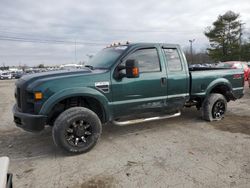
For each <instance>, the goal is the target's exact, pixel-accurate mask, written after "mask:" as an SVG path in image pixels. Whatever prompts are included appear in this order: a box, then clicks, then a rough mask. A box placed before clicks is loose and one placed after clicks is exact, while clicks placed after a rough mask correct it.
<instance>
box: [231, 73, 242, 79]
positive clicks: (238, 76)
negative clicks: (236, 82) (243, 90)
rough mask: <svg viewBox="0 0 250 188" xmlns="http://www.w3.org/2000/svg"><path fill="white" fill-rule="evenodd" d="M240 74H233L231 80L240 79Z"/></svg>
mask: <svg viewBox="0 0 250 188" xmlns="http://www.w3.org/2000/svg"><path fill="white" fill-rule="evenodd" d="M241 78H242V77H241V74H234V75H233V79H241Z"/></svg>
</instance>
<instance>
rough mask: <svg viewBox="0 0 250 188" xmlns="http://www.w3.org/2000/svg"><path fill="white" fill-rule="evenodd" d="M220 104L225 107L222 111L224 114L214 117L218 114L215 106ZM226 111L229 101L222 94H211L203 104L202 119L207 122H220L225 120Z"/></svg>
mask: <svg viewBox="0 0 250 188" xmlns="http://www.w3.org/2000/svg"><path fill="white" fill-rule="evenodd" d="M219 103H221V106H224V107H222V109H221V111H222V110H223V112H221V113H220V115H218V117H217V116H216V115H214V114H215V113H216V112H215V108H216V106H215V105H218V104H219ZM226 111H227V100H226V98H225V97H224V96H223V95H222V94H219V93H212V94H210V95H209V96H208V97H207V98H206V99H205V100H204V102H203V104H202V118H203V119H204V120H206V121H219V120H221V119H223V118H224V115H225V113H226ZM218 113H219V112H218Z"/></svg>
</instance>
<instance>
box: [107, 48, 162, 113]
mask: <svg viewBox="0 0 250 188" xmlns="http://www.w3.org/2000/svg"><path fill="white" fill-rule="evenodd" d="M128 59H134V60H137V61H138V63H139V77H138V78H126V77H124V78H122V79H121V80H117V79H115V78H114V77H112V78H111V81H112V96H113V102H112V106H113V115H114V117H121V116H126V115H131V114H141V113H144V112H153V111H159V110H162V109H163V108H164V106H165V104H166V99H167V97H166V96H167V95H166V94H167V78H166V70H165V66H162V61H163V59H162V57H161V56H159V49H158V48H157V47H153V46H152V47H148V48H139V49H136V50H134V51H132V52H131V53H129V54H128V55H127V56H126V57H125V58H124V59H123V61H122V63H121V65H124V66H125V62H126V60H128Z"/></svg>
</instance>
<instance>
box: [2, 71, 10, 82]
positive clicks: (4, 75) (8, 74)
mask: <svg viewBox="0 0 250 188" xmlns="http://www.w3.org/2000/svg"><path fill="white" fill-rule="evenodd" d="M10 79H12V75H11V73H10V72H3V73H2V74H1V80H10Z"/></svg>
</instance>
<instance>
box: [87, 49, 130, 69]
mask: <svg viewBox="0 0 250 188" xmlns="http://www.w3.org/2000/svg"><path fill="white" fill-rule="evenodd" d="M126 49H127V46H117V47H113V48H105V49H103V50H102V51H100V52H99V53H97V54H96V55H95V56H94V57H93V58H91V59H90V60H89V62H88V63H87V66H91V67H93V68H109V67H110V66H111V65H113V63H114V62H115V61H116V60H117V58H118V57H119V56H120V55H121V54H122V53H123V52H124V51H125V50H126Z"/></svg>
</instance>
